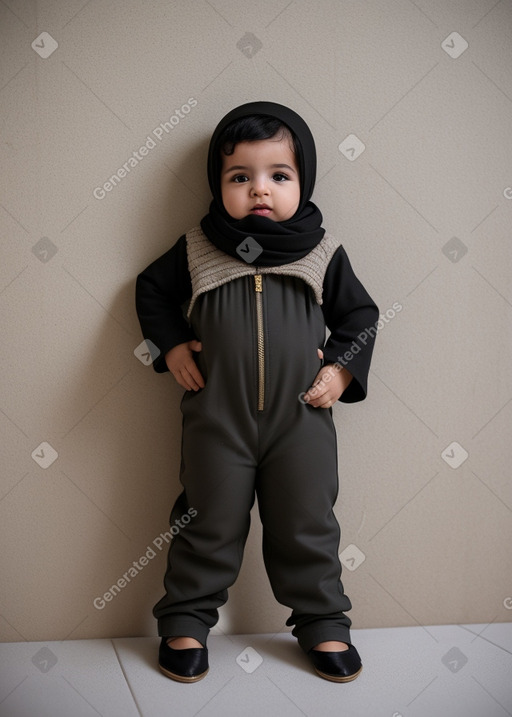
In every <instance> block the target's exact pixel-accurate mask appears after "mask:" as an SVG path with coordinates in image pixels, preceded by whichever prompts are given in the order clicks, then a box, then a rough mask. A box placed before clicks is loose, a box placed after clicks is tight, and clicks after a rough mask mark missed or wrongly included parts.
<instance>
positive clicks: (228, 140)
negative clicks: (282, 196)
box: [219, 114, 299, 158]
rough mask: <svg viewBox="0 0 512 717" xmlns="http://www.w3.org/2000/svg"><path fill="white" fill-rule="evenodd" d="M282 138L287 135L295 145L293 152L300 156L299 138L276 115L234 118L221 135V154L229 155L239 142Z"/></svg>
mask: <svg viewBox="0 0 512 717" xmlns="http://www.w3.org/2000/svg"><path fill="white" fill-rule="evenodd" d="M274 137H275V138H276V139H277V140H281V139H283V138H284V137H286V138H287V139H288V140H289V141H290V144H291V145H292V146H293V153H294V155H295V157H296V158H298V156H299V153H298V140H297V138H296V136H295V133H294V132H292V130H291V129H290V128H289V127H288V125H286V124H285V123H284V122H281V120H280V119H277V118H276V117H271V116H270V115H262V114H254V115H246V116H245V117H240V118H239V119H236V120H233V122H231V123H230V124H228V125H227V127H225V129H224V131H223V132H222V134H221V135H220V137H219V147H220V151H221V154H225V155H226V156H229V155H231V154H233V152H234V151H235V147H236V145H237V144H238V143H239V142H256V141H257V140H261V139H273V138H274Z"/></svg>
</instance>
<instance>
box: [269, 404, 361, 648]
mask: <svg viewBox="0 0 512 717" xmlns="http://www.w3.org/2000/svg"><path fill="white" fill-rule="evenodd" d="M322 410H323V409H313V408H308V414H309V415H307V414H304V416H305V417H308V418H309V420H302V421H301V423H300V424H299V425H298V426H295V427H294V430H293V431H289V432H287V433H283V434H282V435H281V436H279V438H278V439H277V440H275V441H274V442H273V444H272V445H271V446H270V447H269V449H268V450H267V453H266V456H265V458H264V460H263V461H262V463H261V464H260V466H259V471H258V475H257V482H256V491H257V495H258V507H259V511H260V517H261V521H262V524H263V557H264V561H265V567H266V569H267V574H268V576H269V580H270V583H271V586H272V590H273V592H274V595H275V597H276V599H277V600H278V601H279V602H280V603H282V604H284V605H287V606H288V607H291V608H292V610H293V611H292V615H291V617H290V618H289V620H288V621H287V625H294V626H295V627H294V628H293V630H292V633H293V635H294V636H295V637H297V639H298V641H299V644H300V645H301V647H302V648H303V649H304V650H306V652H307V651H308V650H309V649H310V648H311V647H314V646H315V645H316V644H318V643H319V642H323V641H324V640H340V641H341V642H347V643H349V642H350V631H349V628H350V625H351V621H350V619H349V618H348V617H347V616H346V615H345V614H344V613H345V611H347V610H350V609H351V607H352V606H351V603H350V600H349V598H348V597H347V596H346V595H345V593H344V590H343V585H342V583H341V580H340V575H341V564H340V561H339V557H338V550H339V540H340V529H339V525H338V522H337V520H336V517H335V515H334V512H333V506H334V503H335V501H336V498H337V494H338V473H337V448H336V434H335V430H334V425H333V424H332V419H331V416H330V414H328V413H327V412H326V413H325V414H324V415H322V414H321V413H320V411H322ZM312 411H315V412H317V413H311V412H312Z"/></svg>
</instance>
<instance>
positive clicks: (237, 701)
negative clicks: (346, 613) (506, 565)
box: [0, 623, 512, 717]
mask: <svg viewBox="0 0 512 717" xmlns="http://www.w3.org/2000/svg"><path fill="white" fill-rule="evenodd" d="M352 637H353V641H354V644H355V645H356V647H357V648H358V650H359V652H360V654H361V657H362V660H363V665H364V668H363V672H362V674H361V675H360V677H359V678H358V679H357V680H355V681H354V682H351V683H348V684H334V683H330V682H327V681H326V680H323V679H321V678H320V677H318V676H317V675H316V674H315V672H314V671H313V669H312V667H311V666H310V664H309V660H308V658H307V657H306V655H305V654H304V653H303V652H302V651H301V650H300V648H299V647H298V645H297V643H296V641H295V639H294V638H293V637H292V636H291V635H290V634H289V633H280V634H278V635H231V636H224V635H223V636H220V635H210V637H209V639H208V648H209V658H210V672H209V673H208V675H207V676H206V677H205V679H204V680H201V682H198V683H195V684H190V685H189V684H185V685H184V684H179V683H177V682H173V681H172V680H169V679H168V678H166V677H165V676H164V675H162V674H161V673H160V672H159V671H158V669H157V667H156V664H157V653H158V645H159V638H157V637H145V638H122V639H113V640H75V641H68V642H48V643H35V642H31V643H26V642H23V643H5V644H3V645H0V715H1V717H82V716H83V717H89V716H91V717H92V716H93V715H102V717H117V716H119V717H132V716H133V717H137V716H138V715H142V716H143V717H165V716H166V715H169V716H171V715H172V716H173V717H193V716H194V715H200V717H253V716H254V717H256V716H257V717H262V716H263V717H274V716H275V717H295V716H300V715H307V716H308V717H330V715H333V716H334V715H336V717H338V716H341V717H506V715H511V716H512V623H504V624H491V625H466V626H461V625H457V626H456V625H444V626H438V627H426V628H425V627H407V628H389V629H378V630H353V631H352Z"/></svg>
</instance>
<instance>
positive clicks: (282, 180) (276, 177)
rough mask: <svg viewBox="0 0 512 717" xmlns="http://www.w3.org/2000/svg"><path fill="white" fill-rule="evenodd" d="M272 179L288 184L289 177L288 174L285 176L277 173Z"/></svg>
mask: <svg viewBox="0 0 512 717" xmlns="http://www.w3.org/2000/svg"><path fill="white" fill-rule="evenodd" d="M272 179H274V180H275V181H276V182H286V181H287V179H288V177H287V176H286V174H283V173H282V172H276V173H275V174H274V175H273V177H272Z"/></svg>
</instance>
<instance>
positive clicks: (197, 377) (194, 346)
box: [165, 341, 204, 391]
mask: <svg viewBox="0 0 512 717" xmlns="http://www.w3.org/2000/svg"><path fill="white" fill-rule="evenodd" d="M202 348H203V345H202V344H201V342H200V341H186V342H185V343H184V344H178V345H177V346H175V347H174V348H172V349H171V350H170V351H168V352H167V353H166V354H165V363H166V364H167V368H168V369H169V371H170V372H171V373H172V375H173V376H174V378H175V379H176V381H177V382H178V383H179V384H180V386H183V388H186V389H187V391H199V389H200V388H204V379H203V377H202V376H201V372H200V371H199V369H198V368H197V364H196V362H195V361H194V357H193V354H192V351H201V350H202Z"/></svg>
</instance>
